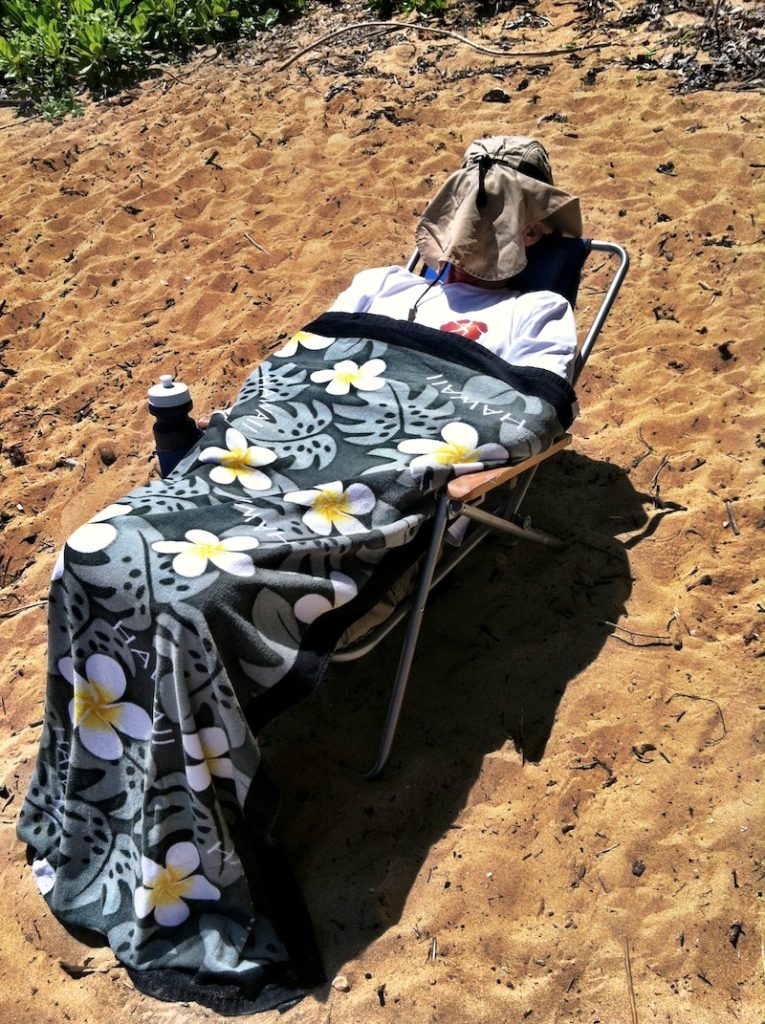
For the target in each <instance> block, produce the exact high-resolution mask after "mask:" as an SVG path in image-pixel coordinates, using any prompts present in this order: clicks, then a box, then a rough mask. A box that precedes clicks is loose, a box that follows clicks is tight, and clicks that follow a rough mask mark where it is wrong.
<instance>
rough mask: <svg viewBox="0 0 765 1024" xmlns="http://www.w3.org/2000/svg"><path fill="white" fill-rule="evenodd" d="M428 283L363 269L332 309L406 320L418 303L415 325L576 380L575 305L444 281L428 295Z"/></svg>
mask: <svg viewBox="0 0 765 1024" xmlns="http://www.w3.org/2000/svg"><path fill="white" fill-rule="evenodd" d="M427 284H428V282H427V281H424V280H423V278H421V277H419V276H418V275H417V274H413V273H411V271H409V270H404V269H403V267H377V268H375V269H373V270H363V271H362V272H361V273H360V274H357V275H356V276H355V277H354V279H353V281H352V283H351V286H350V288H347V289H346V290H345V291H344V292H342V293H341V294H340V295H338V297H337V299H336V300H335V302H334V303H333V304H332V306H331V307H330V308H331V311H334V312H343V313H379V314H381V315H383V316H389V317H393V318H394V319H396V320H406V319H407V315H408V313H409V310H410V309H411V308H412V306H414V304H415V302H416V301H417V299H419V300H420V301H419V303H418V305H417V313H416V316H415V322H416V323H418V324H423V325H424V326H425V327H434V328H436V329H437V330H441V331H450V332H452V333H454V334H459V335H462V336H463V337H466V338H470V339H471V340H473V341H477V342H478V344H479V345H482V346H483V347H484V348H487V349H489V351H490V352H494V354H495V355H498V356H499V357H500V358H501V359H504V360H505V361H506V362H508V363H511V364H512V365H513V366H539V367H542V368H543V369H545V370H551V371H552V372H553V373H555V374H557V375H558V376H559V377H563V378H564V380H569V381H570V380H571V376H572V374H573V370H574V359H575V357H576V325H575V323H574V314H573V312H572V310H571V306H570V305H569V304H568V302H566V300H565V299H564V298H562V297H561V296H560V295H556V294H555V293H554V292H528V293H526V294H523V295H522V294H521V293H520V292H515V291H505V290H503V289H499V290H493V289H489V288H480V287H477V286H475V285H472V284H458V283H454V284H442V283H441V282H440V281H439V282H437V283H436V284H434V285H433V287H432V288H430V290H429V291H427V292H426V290H425V289H426V288H427Z"/></svg>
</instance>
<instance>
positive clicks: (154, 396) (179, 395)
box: [149, 373, 191, 407]
mask: <svg viewBox="0 0 765 1024" xmlns="http://www.w3.org/2000/svg"><path fill="white" fill-rule="evenodd" d="M190 401H191V395H190V393H189V388H188V385H187V384H182V383H181V382H180V381H179V380H173V376H172V374H170V373H163V374H162V376H161V377H160V378H159V384H152V386H151V387H150V388H149V403H150V404H151V405H155V406H164V407H168V406H173V405H183V404H184V403H185V402H190Z"/></svg>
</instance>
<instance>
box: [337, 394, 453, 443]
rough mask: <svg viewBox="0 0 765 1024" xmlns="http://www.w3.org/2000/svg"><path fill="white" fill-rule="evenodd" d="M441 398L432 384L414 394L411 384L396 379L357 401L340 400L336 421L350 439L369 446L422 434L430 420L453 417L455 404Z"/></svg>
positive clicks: (363, 395)
mask: <svg viewBox="0 0 765 1024" xmlns="http://www.w3.org/2000/svg"><path fill="white" fill-rule="evenodd" d="M439 401H440V395H439V393H438V391H436V389H435V388H433V387H431V386H430V385H427V386H426V387H424V388H423V389H422V390H421V391H420V392H419V393H418V394H416V395H413V394H412V393H411V390H410V388H409V385H408V384H404V383H402V382H401V381H395V380H392V381H389V382H388V384H387V386H386V387H384V388H382V389H380V390H379V391H373V392H365V393H364V394H362V395H358V396H357V398H356V399H354V403H353V404H351V403H348V404H345V403H340V402H336V403H335V404H334V405H333V407H332V408H333V411H334V414H335V424H336V426H337V427H338V429H339V430H342V432H343V434H344V435H345V436H346V439H347V440H348V441H350V442H351V444H358V445H369V444H379V443H380V442H381V441H390V440H391V439H392V438H394V437H396V435H397V434H400V433H405V434H419V433H421V432H422V431H423V430H424V429H426V428H427V426H428V424H429V423H442V422H445V421H446V420H448V419H450V418H451V417H452V416H453V415H454V404H453V403H452V402H451V401H446V402H441V403H440V404H439ZM344 421H345V422H344Z"/></svg>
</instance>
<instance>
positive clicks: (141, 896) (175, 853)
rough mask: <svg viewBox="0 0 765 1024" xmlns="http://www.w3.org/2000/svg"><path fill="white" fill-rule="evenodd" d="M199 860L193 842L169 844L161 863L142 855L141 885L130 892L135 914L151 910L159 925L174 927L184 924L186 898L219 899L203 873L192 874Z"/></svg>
mask: <svg viewBox="0 0 765 1024" xmlns="http://www.w3.org/2000/svg"><path fill="white" fill-rule="evenodd" d="M199 861H200V857H199V851H198V850H197V848H196V846H194V844H193V843H175V845H174V846H171V847H170V849H169V850H168V851H167V856H166V857H165V863H164V866H163V865H162V864H157V863H156V862H155V861H153V860H149V858H148V857H142V858H141V876H142V880H143V885H139V886H138V888H137V889H136V891H135V893H134V895H133V906H134V907H135V912H136V914H137V915H138V916H139V917H140V918H144V917H148V916H149V914H150V913H151V912H152V911H154V920H155V921H156V922H157V924H158V925H161V926H162V927H163V928H174V927H175V926H176V925H179V924H183V922H184V921H185V920H186V918H187V917H188V916H189V914H190V913H191V911H190V910H189V906H188V904H187V902H186V900H219V899H220V889H218V887H217V886H215V885H213V884H212V882H208V881H207V879H206V878H205V877H204V875H199V874H194V872H195V871H196V869H197V868H198V867H199Z"/></svg>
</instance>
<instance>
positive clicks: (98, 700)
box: [74, 679, 122, 728]
mask: <svg viewBox="0 0 765 1024" xmlns="http://www.w3.org/2000/svg"><path fill="white" fill-rule="evenodd" d="M121 713H122V709H121V708H120V706H119V705H116V704H113V703H112V702H111V700H110V699H109V697H108V696H107V695H106V694H105V693H104V692H103V690H102V689H101V687H100V686H99V685H98V683H94V682H93V680H92V679H89V680H88V683H87V685H86V686H83V687H81V688H80V687H78V688H77V690H76V691H75V695H74V724H75V725H79V724H80V723H81V722H82V721H83V720H85V724H86V725H88V726H89V727H90V728H108V727H110V726H112V725H114V723H115V722H117V721H119V718H120V715H121Z"/></svg>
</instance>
